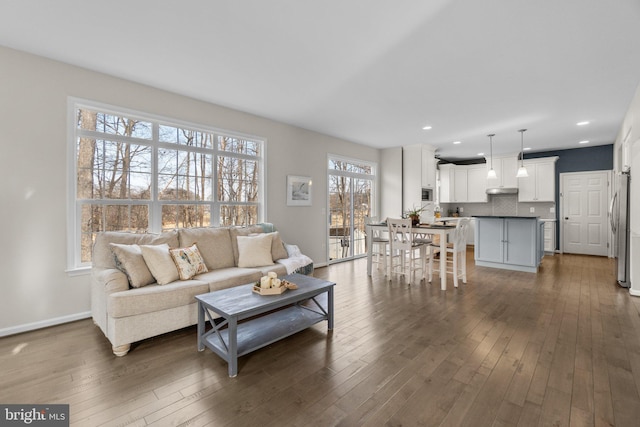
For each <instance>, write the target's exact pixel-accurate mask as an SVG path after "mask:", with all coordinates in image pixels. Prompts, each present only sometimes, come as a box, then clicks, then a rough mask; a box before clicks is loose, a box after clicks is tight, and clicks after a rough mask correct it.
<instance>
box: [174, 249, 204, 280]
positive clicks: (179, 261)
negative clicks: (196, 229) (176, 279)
mask: <svg viewBox="0 0 640 427" xmlns="http://www.w3.org/2000/svg"><path fill="white" fill-rule="evenodd" d="M169 253H171V258H173V262H175V264H176V267H177V268H178V275H179V276H180V280H189V279H191V278H192V277H193V276H195V275H196V274H200V273H206V272H207V271H209V270H207V266H206V265H205V264H204V260H203V259H202V255H200V251H199V250H198V246H196V244H195V243H194V244H193V245H191V246H189V247H188V248H178V249H171V250H170V251H169Z"/></svg>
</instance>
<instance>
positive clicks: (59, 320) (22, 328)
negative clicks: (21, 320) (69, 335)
mask: <svg viewBox="0 0 640 427" xmlns="http://www.w3.org/2000/svg"><path fill="white" fill-rule="evenodd" d="M90 317H91V312H90V311H85V312H84V313H76V314H70V315H68V316H62V317H56V318H54V319H47V320H41V321H40V322H33V323H27V324H24V325H18V326H11V327H9V328H4V329H0V337H6V336H8V335H15V334H20V333H22V332H28V331H34V330H36V329H42V328H47V327H49V326H55V325H61V324H63V323H69V322H75V321H76V320H82V319H88V318H90Z"/></svg>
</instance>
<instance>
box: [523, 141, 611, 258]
mask: <svg viewBox="0 0 640 427" xmlns="http://www.w3.org/2000/svg"><path fill="white" fill-rule="evenodd" d="M552 156H558V161H557V162H556V219H557V220H558V222H557V223H556V224H557V226H556V249H558V248H559V247H560V218H559V215H560V207H559V204H560V174H561V173H566V172H589V171H601V170H612V169H613V144H610V145H599V146H597V147H585V148H572V149H570V150H557V151H544V152H540V153H530V154H527V153H525V155H524V158H525V159H536V158H538V157H552Z"/></svg>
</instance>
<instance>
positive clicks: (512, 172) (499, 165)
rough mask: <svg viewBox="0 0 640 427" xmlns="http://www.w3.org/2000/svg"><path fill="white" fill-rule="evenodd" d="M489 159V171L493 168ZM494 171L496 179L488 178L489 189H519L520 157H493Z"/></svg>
mask: <svg viewBox="0 0 640 427" xmlns="http://www.w3.org/2000/svg"><path fill="white" fill-rule="evenodd" d="M486 159H487V171H488V170H489V168H490V167H491V166H490V165H491V159H490V158H488V157H487V158H486ZM493 170H494V171H495V172H496V177H495V178H493V179H489V178H487V188H517V187H518V178H516V174H517V173H518V156H516V155H512V156H504V157H495V156H494V157H493Z"/></svg>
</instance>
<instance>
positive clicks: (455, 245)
mask: <svg viewBox="0 0 640 427" xmlns="http://www.w3.org/2000/svg"><path fill="white" fill-rule="evenodd" d="M469 222H470V221H469V218H461V219H460V220H459V221H458V224H457V225H456V229H455V230H454V231H453V233H451V240H452V241H451V242H449V243H447V250H446V253H444V254H440V260H439V262H445V263H447V264H446V265H447V266H446V271H447V274H449V273H451V274H453V286H454V287H456V288H457V287H458V278H462V283H467V230H468V229H469ZM439 252H440V245H439V244H435V243H432V244H431V245H430V255H429V282H431V279H432V276H433V259H434V258H435V254H437V253H439ZM449 254H451V260H449Z"/></svg>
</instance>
